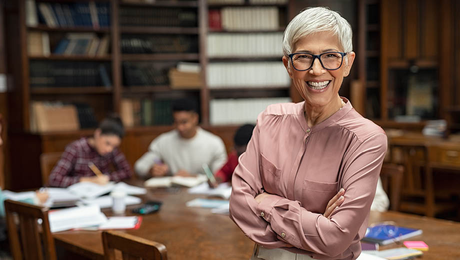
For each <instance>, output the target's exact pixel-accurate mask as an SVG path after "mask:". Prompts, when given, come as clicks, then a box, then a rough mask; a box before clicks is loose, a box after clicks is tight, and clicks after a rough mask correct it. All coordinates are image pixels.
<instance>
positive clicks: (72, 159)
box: [49, 115, 132, 187]
mask: <svg viewBox="0 0 460 260" xmlns="http://www.w3.org/2000/svg"><path fill="white" fill-rule="evenodd" d="M124 134H125V130H124V128H123V123H122V122H121V119H120V118H119V117H118V116H116V115H113V116H110V117H107V118H106V119H104V120H103V121H102V122H101V123H100V125H99V127H98V128H97V129H96V130H95V131H94V135H93V136H92V137H88V138H85V137H84V138H81V139H79V140H77V141H75V142H73V143H71V144H69V145H68V146H67V147H66V149H65V151H64V153H63V154H62V156H61V159H60V160H59V162H58V163H57V165H56V166H55V167H54V169H53V171H52V172H51V175H50V176H49V185H50V186H55V187H68V186H70V185H72V184H75V183H78V182H93V183H97V184H101V185H104V184H107V183H108V182H109V180H110V181H115V182H117V181H121V180H123V179H128V178H130V177H131V175H132V170H131V167H130V166H129V164H128V162H127V161H126V158H125V156H124V154H123V153H122V152H121V151H120V150H119V149H118V146H119V145H120V143H121V140H122V138H123V136H124ZM93 164H94V166H95V167H94V166H93ZM111 166H113V168H114V169H115V170H114V171H112V170H111ZM96 168H97V169H99V170H100V172H102V173H103V174H97V173H96V172H97V169H96Z"/></svg>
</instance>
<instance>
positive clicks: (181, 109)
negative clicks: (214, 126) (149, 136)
mask: <svg viewBox="0 0 460 260" xmlns="http://www.w3.org/2000/svg"><path fill="white" fill-rule="evenodd" d="M172 111H173V117H174V125H175V129H174V130H171V131H169V132H167V133H164V134H161V135H160V136H159V137H157V138H156V139H155V140H153V141H152V143H151V144H150V146H149V150H148V151H147V153H145V154H144V155H143V156H142V157H141V158H140V159H139V160H137V162H136V164H135V165H134V169H135V171H136V173H137V174H138V175H139V176H142V177H145V178H149V177H160V176H165V175H178V176H194V175H196V174H198V173H200V172H202V168H201V166H202V164H203V163H206V164H208V165H209V167H210V168H211V170H212V171H213V172H214V171H217V170H218V169H220V167H222V165H223V164H224V163H225V160H226V158H227V153H226V151H225V146H224V143H223V142H222V140H221V139H220V138H219V137H218V136H216V135H214V134H212V133H210V132H208V131H205V130H203V129H201V128H200V127H199V126H198V117H199V116H198V112H197V111H198V110H197V106H196V103H195V102H194V101H193V100H190V99H182V100H176V101H174V102H173V106H172Z"/></svg>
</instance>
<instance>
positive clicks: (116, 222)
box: [99, 217, 138, 229]
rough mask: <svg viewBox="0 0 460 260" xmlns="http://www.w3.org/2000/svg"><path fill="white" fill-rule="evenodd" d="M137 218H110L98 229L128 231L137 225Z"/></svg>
mask: <svg viewBox="0 0 460 260" xmlns="http://www.w3.org/2000/svg"><path fill="white" fill-rule="evenodd" d="M137 221H138V218H137V217H111V218H109V219H108V221H107V222H105V223H104V224H102V225H100V226H99V229H130V228H134V227H135V226H136V224H137Z"/></svg>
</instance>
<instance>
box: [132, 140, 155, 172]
mask: <svg viewBox="0 0 460 260" xmlns="http://www.w3.org/2000/svg"><path fill="white" fill-rule="evenodd" d="M159 146H160V138H159V137H158V138H156V139H155V140H153V142H152V143H151V144H150V146H149V150H148V151H147V152H146V153H145V154H144V155H142V157H141V158H139V159H138V160H137V161H136V163H135V164H134V170H135V171H136V173H137V174H138V175H139V176H141V177H148V173H149V171H150V169H152V167H153V165H154V164H155V162H158V161H160V160H161V155H160V147H159Z"/></svg>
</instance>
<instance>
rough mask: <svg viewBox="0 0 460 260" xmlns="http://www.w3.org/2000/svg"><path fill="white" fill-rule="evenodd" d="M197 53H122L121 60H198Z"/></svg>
mask: <svg viewBox="0 0 460 260" xmlns="http://www.w3.org/2000/svg"><path fill="white" fill-rule="evenodd" d="M199 58H200V56H199V54H198V53H182V54H180V53H171V54H123V55H122V56H121V59H122V60H123V61H161V60H192V61H193V60H199Z"/></svg>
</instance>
